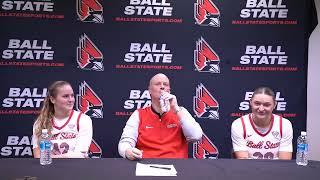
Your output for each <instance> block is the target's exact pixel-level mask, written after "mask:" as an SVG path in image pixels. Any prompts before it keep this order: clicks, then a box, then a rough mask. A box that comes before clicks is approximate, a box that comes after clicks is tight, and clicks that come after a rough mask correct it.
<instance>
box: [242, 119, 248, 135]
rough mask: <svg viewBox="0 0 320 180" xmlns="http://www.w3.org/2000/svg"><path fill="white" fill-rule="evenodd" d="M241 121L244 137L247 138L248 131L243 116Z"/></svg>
mask: <svg viewBox="0 0 320 180" xmlns="http://www.w3.org/2000/svg"><path fill="white" fill-rule="evenodd" d="M241 123H242V128H243V138H244V139H246V137H247V132H246V125H245V124H244V120H243V116H242V117H241Z"/></svg>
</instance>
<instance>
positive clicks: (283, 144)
mask: <svg viewBox="0 0 320 180" xmlns="http://www.w3.org/2000/svg"><path fill="white" fill-rule="evenodd" d="M292 138H293V130H292V125H291V122H290V121H289V120H287V119H284V118H283V119H282V138H281V140H280V147H279V151H283V152H292Z"/></svg>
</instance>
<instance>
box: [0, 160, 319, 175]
mask: <svg viewBox="0 0 320 180" xmlns="http://www.w3.org/2000/svg"><path fill="white" fill-rule="evenodd" d="M137 162H140V163H145V164H149V163H158V164H173V165H174V166H175V168H176V170H177V172H178V174H177V176H176V177H152V176H151V177H138V176H135V168H136V163H137ZM28 176H29V177H28ZM26 177H27V178H26ZM22 179H25V180H61V179H68V180H69V179H70V180H77V179H88V180H100V179H101V180H107V179H108V180H111V179H114V180H131V179H179V180H180V179H181V180H207V179H208V180H209V179H210V180H245V179H248V180H249V179H250V180H251V179H252V180H253V179H257V180H286V179H287V180H319V179H320V161H309V164H308V166H305V167H304V166H298V165H296V163H295V161H293V160H291V161H284V160H236V159H215V160H209V159H207V160H197V159H184V160H183V159H143V160H141V161H129V160H126V159H118V158H110V159H109V158H102V159H53V162H52V164H51V165H47V166H42V165H40V163H39V159H33V158H31V159H27V158H23V159H14V158H12V159H10V158H8V159H0V180H22Z"/></svg>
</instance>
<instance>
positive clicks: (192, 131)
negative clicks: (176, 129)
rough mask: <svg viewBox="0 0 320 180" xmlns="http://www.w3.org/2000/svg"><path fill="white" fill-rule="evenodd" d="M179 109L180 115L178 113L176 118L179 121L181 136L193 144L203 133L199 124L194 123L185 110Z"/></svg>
mask: <svg viewBox="0 0 320 180" xmlns="http://www.w3.org/2000/svg"><path fill="white" fill-rule="evenodd" d="M181 108H182V109H181V113H178V114H179V116H178V117H179V119H180V123H181V127H182V131H183V134H184V136H185V137H186V139H187V141H188V142H195V141H199V140H201V138H202V134H203V132H202V129H201V127H200V125H199V123H197V122H196V120H195V119H194V118H193V117H192V116H191V114H190V113H189V112H188V110H187V109H186V108H184V107H181Z"/></svg>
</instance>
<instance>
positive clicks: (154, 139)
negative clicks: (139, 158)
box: [136, 107, 188, 158]
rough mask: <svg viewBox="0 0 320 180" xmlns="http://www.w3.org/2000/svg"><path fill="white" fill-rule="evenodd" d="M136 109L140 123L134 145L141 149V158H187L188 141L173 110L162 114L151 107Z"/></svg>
mask: <svg viewBox="0 0 320 180" xmlns="http://www.w3.org/2000/svg"><path fill="white" fill-rule="evenodd" d="M138 111H139V118H140V124H139V130H138V139H137V144H136V147H137V148H138V149H140V150H143V158H188V142H187V140H186V138H185V137H184V135H183V132H182V128H181V124H180V121H179V119H178V116H177V115H176V114H175V113H174V112H173V111H169V112H167V113H165V114H163V115H162V116H160V115H159V114H158V113H156V112H155V111H154V110H152V108H151V107H147V108H144V109H139V110H138Z"/></svg>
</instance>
